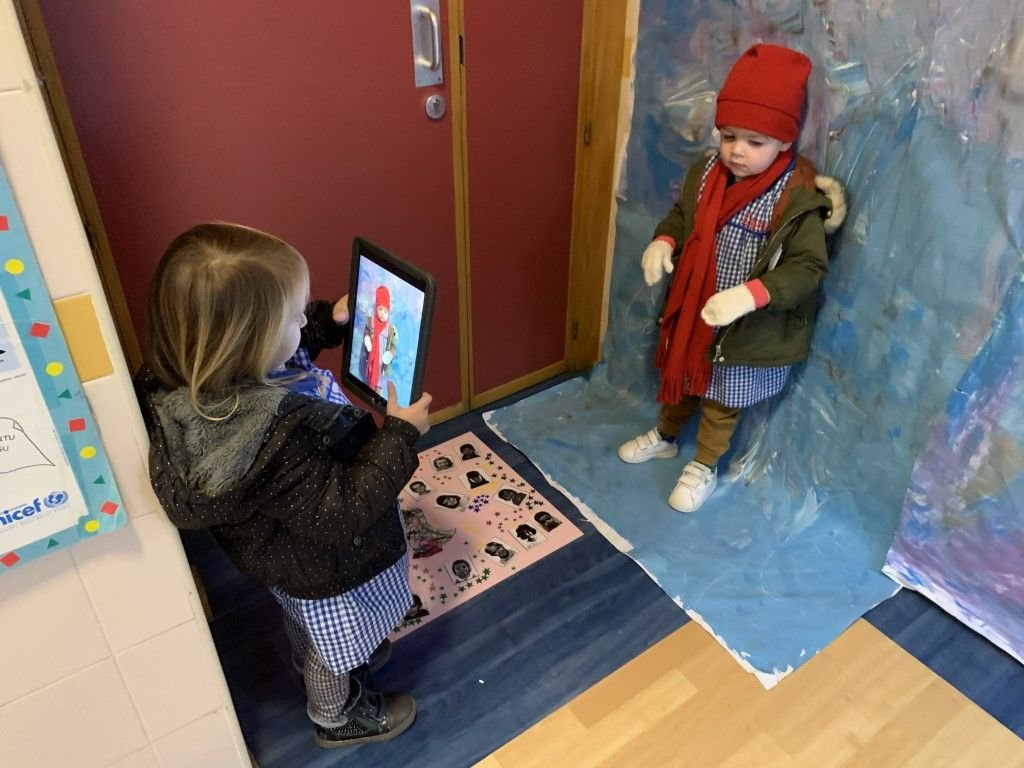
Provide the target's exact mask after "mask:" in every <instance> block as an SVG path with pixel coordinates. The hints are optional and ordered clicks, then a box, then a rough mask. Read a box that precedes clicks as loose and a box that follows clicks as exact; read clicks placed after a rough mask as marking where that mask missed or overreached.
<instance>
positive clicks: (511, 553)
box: [481, 539, 516, 565]
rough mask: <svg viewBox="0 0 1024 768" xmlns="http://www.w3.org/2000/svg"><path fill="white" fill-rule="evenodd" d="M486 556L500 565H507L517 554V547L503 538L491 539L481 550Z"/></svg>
mask: <svg viewBox="0 0 1024 768" xmlns="http://www.w3.org/2000/svg"><path fill="white" fill-rule="evenodd" d="M481 552H483V554H484V557H486V558H487V559H488V560H493V561H494V562H495V563H497V564H498V565H506V564H508V561H509V560H511V559H512V558H513V557H515V556H516V549H515V547H513V546H511V545H510V544H507V543H506V542H505V541H504V540H503V539H491V540H490V541H488V542H487V543H486V544H485V545H484V548H483V549H482V550H481Z"/></svg>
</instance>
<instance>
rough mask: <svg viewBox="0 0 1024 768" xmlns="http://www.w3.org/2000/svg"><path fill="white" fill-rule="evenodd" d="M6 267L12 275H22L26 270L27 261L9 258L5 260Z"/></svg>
mask: <svg viewBox="0 0 1024 768" xmlns="http://www.w3.org/2000/svg"><path fill="white" fill-rule="evenodd" d="M4 269H5V270H6V271H7V272H8V273H9V274H12V275H20V274H21V273H22V272H24V271H25V262H24V261H22V260H21V259H8V260H7V261H5V262H4Z"/></svg>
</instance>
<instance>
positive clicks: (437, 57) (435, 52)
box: [416, 5, 441, 72]
mask: <svg viewBox="0 0 1024 768" xmlns="http://www.w3.org/2000/svg"><path fill="white" fill-rule="evenodd" d="M416 13H417V14H419V18H420V22H421V23H422V21H423V20H424V19H425V20H426V22H427V24H429V25H430V56H427V57H424V56H418V57H417V58H416V64H417V65H419V66H421V67H426V68H427V69H429V70H430V71H431V72H433V71H434V70H436V69H437V68H438V67H439V66H441V25H440V24H439V23H438V20H437V14H436V13H434V12H433V11H432V10H430V9H429V8H427V7H426V6H425V5H417V6H416Z"/></svg>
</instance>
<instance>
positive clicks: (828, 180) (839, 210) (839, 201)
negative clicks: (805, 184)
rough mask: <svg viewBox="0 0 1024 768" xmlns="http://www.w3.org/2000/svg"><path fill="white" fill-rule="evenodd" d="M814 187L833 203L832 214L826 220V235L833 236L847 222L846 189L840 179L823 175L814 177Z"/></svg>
mask: <svg viewBox="0 0 1024 768" xmlns="http://www.w3.org/2000/svg"><path fill="white" fill-rule="evenodd" d="M814 186H815V187H817V188H818V191H819V192H821V193H822V194H823V195H825V197H827V198H828V199H829V200H830V201H831V202H832V213H830V214H829V215H828V218H826V219H825V234H826V235H831V234H832V233H833V232H835V231H836V230H837V229H839V227H841V226H842V225H843V222H844V221H846V212H847V207H846V189H845V188H844V187H843V185H842V184H841V183H840V181H839V179H834V178H832V177H831V176H823V175H821V174H818V175H816V176H815V177H814Z"/></svg>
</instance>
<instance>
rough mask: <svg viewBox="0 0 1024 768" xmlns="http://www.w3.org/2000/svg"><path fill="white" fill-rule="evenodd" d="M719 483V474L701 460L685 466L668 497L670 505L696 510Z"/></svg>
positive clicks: (690, 510)
mask: <svg viewBox="0 0 1024 768" xmlns="http://www.w3.org/2000/svg"><path fill="white" fill-rule="evenodd" d="M717 484H718V474H717V473H716V472H715V471H714V470H713V469H709V468H708V467H705V466H704V465H703V464H701V463H700V462H699V461H691V462H690V463H689V464H687V465H686V466H685V467H683V474H681V475H680V476H679V479H678V480H677V481H676V487H675V489H673V491H672V493H671V494H670V495H669V497H668V505H669V506H670V507H672V509H676V510H678V511H680V512H696V511H697V510H698V509H700V508H701V505H703V504H704V502H705V501H707V500H708V496H710V495H711V493H712V491H714V490H715V486H716V485H717Z"/></svg>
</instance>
